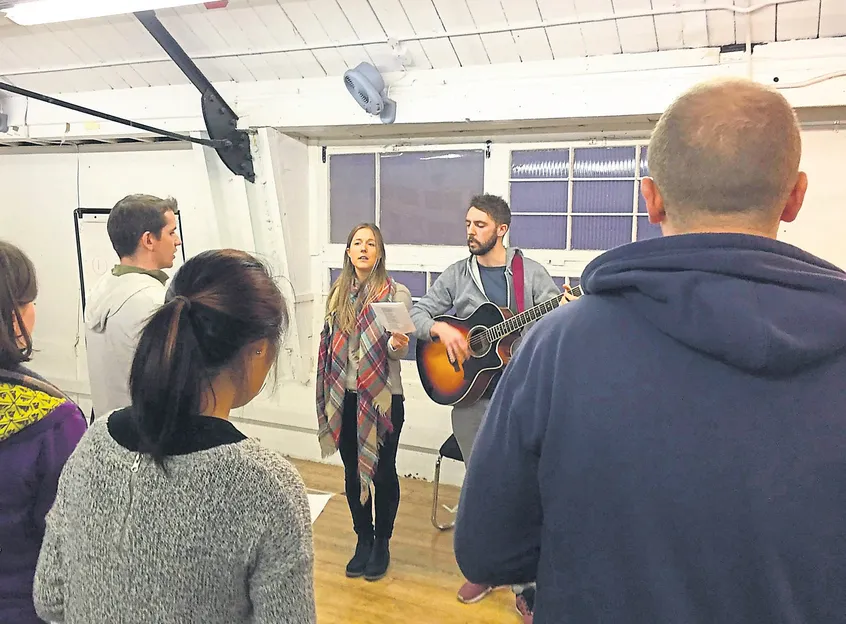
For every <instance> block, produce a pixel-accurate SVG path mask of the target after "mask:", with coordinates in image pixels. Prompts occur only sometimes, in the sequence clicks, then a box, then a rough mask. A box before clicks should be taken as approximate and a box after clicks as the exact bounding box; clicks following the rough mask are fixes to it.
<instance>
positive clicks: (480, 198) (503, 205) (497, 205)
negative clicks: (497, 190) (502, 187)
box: [470, 193, 511, 226]
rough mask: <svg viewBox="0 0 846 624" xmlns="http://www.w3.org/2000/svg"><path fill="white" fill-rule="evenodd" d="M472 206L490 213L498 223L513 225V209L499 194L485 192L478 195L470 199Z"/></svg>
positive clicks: (487, 213)
mask: <svg viewBox="0 0 846 624" xmlns="http://www.w3.org/2000/svg"><path fill="white" fill-rule="evenodd" d="M470 207H471V208H476V209H478V210H481V211H482V212H484V213H485V214H486V215H488V216H489V217H490V218H491V219H493V222H494V223H496V224H497V225H502V224H505V225H508V226H510V225H511V209H510V208H509V207H508V202H506V201H505V200H504V199H503V198H502V197H500V196H499V195H490V194H488V193H484V194H482V195H476V196H475V197H473V199H471V200H470Z"/></svg>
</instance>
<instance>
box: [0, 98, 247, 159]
mask: <svg viewBox="0 0 846 624" xmlns="http://www.w3.org/2000/svg"><path fill="white" fill-rule="evenodd" d="M0 91H7V92H9V93H14V94H15V95H20V96H22V97H26V98H32V99H33V100H38V101H40V102H45V103H47V104H53V105H54V106H60V107H62V108H66V109H68V110H72V111H75V112H77V113H82V114H83V115H90V116H92V117H97V118H99V119H105V120H106V121H111V122H114V123H117V124H120V125H122V126H129V127H130V128H138V129H139V130H144V131H145V132H151V133H153V134H159V135H161V136H166V137H168V138H171V139H176V140H178V141H189V142H191V143H198V144H200V145H205V146H206V147H213V148H215V149H217V150H220V149H227V148H228V147H231V145H232V142H231V141H230V140H229V139H228V138H222V139H216V138H212V139H198V138H196V137H192V136H188V135H186V134H178V133H176V132H170V131H169V130H162V129H161V128H156V127H154V126H148V125H147V124H143V123H138V122H137V121H132V120H130V119H124V118H123V117H117V116H115V115H110V114H109V113H104V112H102V111H98V110H94V109H93V108H88V107H87V106H80V105H79V104H73V103H72V102H66V101H65V100H60V99H59V98H55V97H52V96H50V95H44V94H43V93H37V92H35V91H30V90H29V89H24V88H23V87H18V86H15V85H12V84H8V83H5V82H0Z"/></svg>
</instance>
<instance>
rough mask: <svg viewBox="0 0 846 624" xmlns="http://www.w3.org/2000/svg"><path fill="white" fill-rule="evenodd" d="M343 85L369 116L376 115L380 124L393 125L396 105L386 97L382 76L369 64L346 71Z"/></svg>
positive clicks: (395, 116)
mask: <svg viewBox="0 0 846 624" xmlns="http://www.w3.org/2000/svg"><path fill="white" fill-rule="evenodd" d="M344 84H345V85H346V87H347V91H349V92H350V95H351V96H353V97H354V98H355V101H356V102H358V105H359V106H361V108H363V109H364V110H365V111H367V112H368V113H369V114H371V115H378V116H379V119H380V120H381V121H382V123H386V124H387V123H393V122H394V120H395V119H396V118H397V103H396V102H394V101H393V100H391V99H389V98H388V97H387V95H386V94H385V81H384V80H383V79H382V74H380V73H379V70H378V69H376V68H375V67H373V65H371V64H370V63H359V64H358V65H357V66H356V67H355V68H353V69H348V70H347V71H346V73H345V74H344Z"/></svg>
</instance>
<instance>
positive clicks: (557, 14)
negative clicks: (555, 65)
mask: <svg viewBox="0 0 846 624" xmlns="http://www.w3.org/2000/svg"><path fill="white" fill-rule="evenodd" d="M537 5H538V8H539V9H540V14H541V17H542V18H543V21H544V22H557V21H559V22H560V21H565V20H575V19H576V18H577V15H576V5H575V4H573V0H537ZM546 36H547V38H548V39H549V47H550V48H552V55H553V57H555V58H557V59H562V58H572V57H578V56H586V55H587V48H586V47H585V39H584V36H583V35H582V29H581V28H580V27H579V26H578V25H577V24H570V25H566V26H548V27H547V28H546Z"/></svg>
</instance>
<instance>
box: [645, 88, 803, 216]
mask: <svg viewBox="0 0 846 624" xmlns="http://www.w3.org/2000/svg"><path fill="white" fill-rule="evenodd" d="M801 154H802V139H801V136H800V133H799V125H798V123H797V120H796V115H795V113H794V111H793V109H792V108H791V106H790V104H789V103H788V102H787V100H786V99H785V98H784V96H782V95H781V94H780V93H778V92H777V91H775V90H774V89H770V88H768V87H765V86H764V85H761V84H759V83H756V82H753V81H751V80H744V79H728V80H718V81H711V82H706V83H702V84H700V85H697V86H696V87H694V88H693V89H691V90H689V91H688V92H686V93H685V94H684V95H682V96H681V97H679V98H678V99H677V100H676V101H675V102H673V104H672V105H670V107H669V108H668V109H667V111H666V112H665V113H664V114H663V115H662V116H661V119H660V120H659V121H658V124H657V126H656V127H655V131H654V132H653V133H652V139H651V141H650V142H649V152H648V160H649V173H650V176H651V177H652V178H653V179H654V181H655V184H656V185H657V187H658V189H659V191H660V192H661V195H662V197H663V198H664V203H665V206H666V210H667V215H668V217H669V218H670V219H673V220H676V221H677V222H679V221H680V222H682V223H685V222H688V221H690V220H697V219H699V218H701V217H703V216H709V215H710V216H716V215H720V216H727V215H740V214H742V215H748V216H749V217H750V218H752V219H759V218H768V217H770V216H772V213H773V212H774V211H775V210H776V208H777V207H778V206H779V204H780V203H782V202H784V201H785V200H786V198H787V196H788V194H789V193H790V190H791V189H792V188H793V186H794V185H795V184H796V180H797V176H798V174H799V160H800V157H801Z"/></svg>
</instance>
